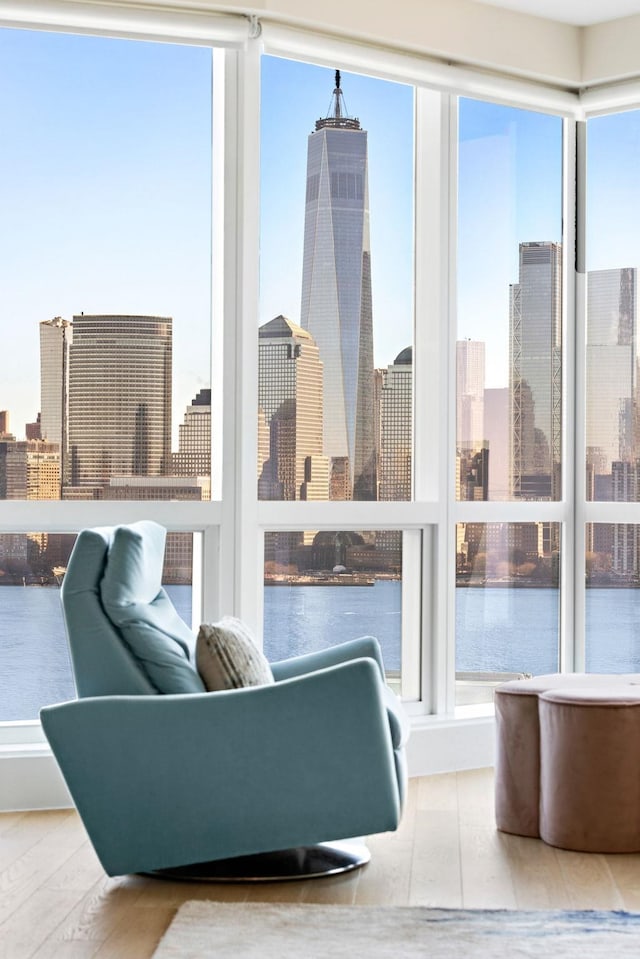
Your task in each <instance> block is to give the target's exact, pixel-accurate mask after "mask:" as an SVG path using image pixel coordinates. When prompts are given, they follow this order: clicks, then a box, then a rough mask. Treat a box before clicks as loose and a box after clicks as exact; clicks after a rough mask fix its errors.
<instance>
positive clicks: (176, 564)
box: [0, 533, 193, 722]
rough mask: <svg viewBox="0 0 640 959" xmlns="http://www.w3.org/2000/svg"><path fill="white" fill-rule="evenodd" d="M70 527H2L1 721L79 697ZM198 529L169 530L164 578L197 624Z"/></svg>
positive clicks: (182, 611)
mask: <svg viewBox="0 0 640 959" xmlns="http://www.w3.org/2000/svg"><path fill="white" fill-rule="evenodd" d="M74 542H75V534H71V533H2V534H0V722H8V721H10V720H32V719H37V718H38V714H39V712H40V708H41V707H42V706H46V705H48V704H51V703H58V702H62V701H64V700H68V699H75V696H76V692H75V686H74V682H73V674H72V670H71V662H70V658H69V649H68V646H67V640H66V634H65V627H64V622H63V619H62V606H61V603H60V584H61V582H62V580H63V579H64V574H65V571H66V567H67V563H68V561H69V555H70V553H71V549H72V547H73V544H74ZM192 552H193V534H192V533H168V534H167V541H166V549H165V562H164V570H163V576H162V581H163V585H164V586H165V588H166V590H167V593H168V594H169V596H170V598H171V600H172V602H173V603H174V605H175V607H176V610H177V612H178V613H179V615H180V616H182V618H183V619H184V621H185V622H186V623H187V624H188V625H189V626H191V620H192V613H191V608H192V596H191V579H192V575H191V574H192V568H193V561H192Z"/></svg>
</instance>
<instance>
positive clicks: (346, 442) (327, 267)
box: [301, 71, 377, 500]
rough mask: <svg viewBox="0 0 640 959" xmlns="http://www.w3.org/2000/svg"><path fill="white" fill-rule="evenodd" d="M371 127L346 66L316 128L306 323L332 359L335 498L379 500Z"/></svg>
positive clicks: (311, 153)
mask: <svg viewBox="0 0 640 959" xmlns="http://www.w3.org/2000/svg"><path fill="white" fill-rule="evenodd" d="M370 261H371V252H370V243H369V190H368V182H367V132H366V130H362V129H361V127H360V121H359V120H357V119H355V118H352V117H349V116H348V115H347V113H346V109H345V106H344V98H343V94H342V90H341V88H340V72H339V71H336V84H335V89H334V91H333V98H332V102H331V107H330V110H329V115H328V116H327V117H325V118H323V119H320V120H317V121H316V128H315V132H313V133H311V134H310V135H309V141H308V152H307V196H306V214H305V232H304V260H303V273H302V308H301V325H302V327H303V328H304V329H307V330H308V331H309V332H310V333H311V335H312V336H313V338H314V340H315V341H316V344H317V346H318V348H319V352H320V359H321V360H322V362H323V366H324V372H323V376H324V409H323V436H324V454H325V455H326V456H328V457H330V458H331V469H332V478H331V494H330V495H331V498H332V499H350V498H353V499H359V500H372V499H377V468H376V452H375V449H376V447H375V438H374V383H373V324H372V309H371V265H370Z"/></svg>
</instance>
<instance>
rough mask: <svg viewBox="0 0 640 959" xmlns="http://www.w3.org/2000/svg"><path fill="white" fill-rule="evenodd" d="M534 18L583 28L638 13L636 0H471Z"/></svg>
mask: <svg viewBox="0 0 640 959" xmlns="http://www.w3.org/2000/svg"><path fill="white" fill-rule="evenodd" d="M475 2H476V3H487V4H489V6H493V7H504V8H506V9H507V10H516V11H518V12H519V13H529V14H531V15H533V16H534V17H545V18H546V19H547V20H558V21H559V22H561V23H572V24H574V25H575V26H579V27H586V26H589V25H590V24H593V23H602V22H603V21H605V20H618V19H619V18H620V17H629V16H631V15H632V14H635V13H640V0H475Z"/></svg>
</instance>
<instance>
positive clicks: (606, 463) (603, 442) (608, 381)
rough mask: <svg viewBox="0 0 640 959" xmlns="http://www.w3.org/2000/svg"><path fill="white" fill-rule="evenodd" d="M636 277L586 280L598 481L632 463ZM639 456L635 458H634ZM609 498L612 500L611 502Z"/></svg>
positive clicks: (620, 274) (619, 273)
mask: <svg viewBox="0 0 640 959" xmlns="http://www.w3.org/2000/svg"><path fill="white" fill-rule="evenodd" d="M637 336H638V331H637V271H636V270H635V269H631V268H627V269H621V270H592V271H591V272H590V273H588V274H587V389H586V400H587V449H588V457H589V462H590V463H591V464H592V465H593V466H594V469H595V473H596V479H595V490H594V492H595V496H596V498H600V495H599V490H598V486H599V485H600V486H602V485H603V484H602V483H601V484H598V479H597V476H598V475H600V476H602V474H607V475H608V476H609V477H610V476H611V467H612V463H614V462H616V461H619V462H621V463H624V462H627V463H628V462H631V461H632V459H633V458H634V419H635V417H634V399H635V391H636V386H637V369H636V363H637V355H636V351H637V347H638V342H637ZM635 455H637V454H635ZM607 498H609V497H607Z"/></svg>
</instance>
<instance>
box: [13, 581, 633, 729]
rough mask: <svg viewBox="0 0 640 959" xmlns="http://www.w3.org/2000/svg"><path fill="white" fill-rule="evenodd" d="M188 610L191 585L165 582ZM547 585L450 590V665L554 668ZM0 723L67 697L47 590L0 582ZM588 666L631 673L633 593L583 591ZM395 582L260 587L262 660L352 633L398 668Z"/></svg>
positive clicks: (554, 623) (552, 595)
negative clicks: (370, 641) (376, 643)
mask: <svg viewBox="0 0 640 959" xmlns="http://www.w3.org/2000/svg"><path fill="white" fill-rule="evenodd" d="M167 592H168V593H169V594H170V596H171V598H172V600H173V602H174V603H175V605H176V608H177V609H178V612H179V613H180V615H181V616H182V617H183V618H184V619H185V620H187V621H188V620H189V619H190V616H191V588H190V587H189V586H168V587H167ZM558 603H559V592H558V590H555V589H549V588H536V589H524V588H520V589H499V588H493V589H487V590H483V589H463V588H461V589H457V590H456V629H457V637H458V640H457V649H456V668H457V670H458V671H473V672H476V671H478V672H527V673H534V674H535V673H547V672H554V671H555V670H557V667H558V657H557V643H558ZM0 616H1V622H2V634H1V638H0V721H8V720H25V719H35V718H37V715H38V710H39V708H40V706H41V705H43V704H45V703H53V702H60V701H61V700H64V699H69V698H72V697H73V696H74V695H75V693H74V688H73V681H72V678H71V668H70V662H69V655H68V652H67V645H66V641H65V639H64V628H63V623H62V614H61V609H60V593H59V590H57V589H55V588H46V587H43V588H39V587H21V586H3V587H0ZM587 623H588V630H587V668H588V669H589V670H591V671H594V672H635V671H640V590H636V589H628V590H625V589H592V590H587ZM400 625H401V584H400V582H398V581H397V580H377V581H376V582H375V585H374V586H348V587H344V586H341V587H338V586H335V587H332V586H327V587H325V588H323V589H316V588H314V587H312V586H294V587H283V586H277V587H269V586H268V587H266V588H265V603H264V643H265V652H266V654H267V656H268V658H269V659H270V660H277V659H284V658H286V657H287V656H296V655H299V654H301V653H303V652H308V651H310V650H315V649H321V648H323V647H325V646H329V645H333V644H335V643H339V642H342V641H344V640H347V639H352V638H354V637H356V636H362V635H366V634H369V635H374V636H377V637H378V639H379V640H380V643H381V646H382V649H383V655H384V659H385V664H386V666H387V668H388V669H389V670H394V671H395V670H398V669H400V667H401V650H400Z"/></svg>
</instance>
